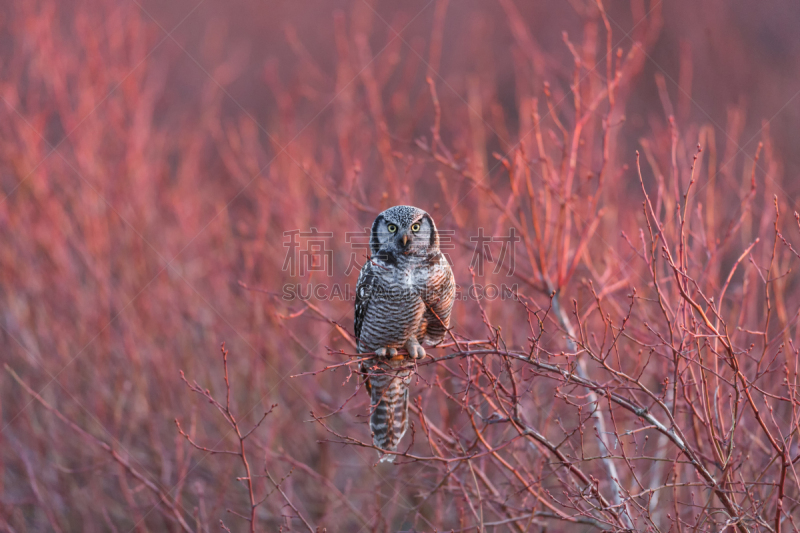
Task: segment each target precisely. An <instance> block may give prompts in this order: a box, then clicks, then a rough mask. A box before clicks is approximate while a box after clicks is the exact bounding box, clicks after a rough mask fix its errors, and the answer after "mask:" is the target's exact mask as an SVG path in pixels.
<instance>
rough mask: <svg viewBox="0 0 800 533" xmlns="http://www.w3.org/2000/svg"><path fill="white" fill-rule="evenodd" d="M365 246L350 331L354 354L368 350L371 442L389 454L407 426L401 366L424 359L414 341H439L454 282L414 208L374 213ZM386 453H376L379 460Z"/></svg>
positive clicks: (428, 222) (426, 219)
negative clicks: (355, 347) (353, 337)
mask: <svg viewBox="0 0 800 533" xmlns="http://www.w3.org/2000/svg"><path fill="white" fill-rule="evenodd" d="M370 249H371V251H372V257H371V258H370V259H369V260H368V261H367V262H366V263H365V264H364V266H363V267H362V269H361V273H360V275H359V276H358V284H357V287H356V309H355V334H356V338H357V340H358V352H359V353H365V354H366V353H374V354H375V357H374V358H373V359H370V360H367V361H364V362H363V363H362V364H361V372H362V373H363V375H364V376H365V381H366V386H367V391H368V392H369V394H370V405H371V414H370V429H371V430H372V435H373V443H374V445H375V446H376V447H378V448H380V449H382V450H388V451H397V444H398V443H399V442H400V439H401V438H402V437H403V434H404V433H405V432H406V429H407V428H408V386H409V384H410V382H411V374H412V371H411V369H410V368H408V367H409V365H408V363H409V361H411V360H413V359H421V358H423V357H425V349H424V348H423V347H422V343H425V344H428V345H433V344H437V343H439V342H441V341H442V340H443V339H444V336H445V334H446V333H447V330H448V328H449V327H450V311H451V310H452V308H453V299H454V296H455V290H456V284H455V281H454V279H453V271H452V270H451V268H450V265H449V264H448V263H447V259H445V257H444V255H442V252H441V251H440V250H439V233H438V232H437V230H436V224H434V222H433V219H432V218H431V216H430V215H429V214H428V213H426V212H425V211H423V210H422V209H418V208H416V207H411V206H407V205H398V206H395V207H392V208H389V209H387V210H386V211H384V212H383V213H381V214H380V215H378V217H377V218H376V219H375V222H373V223H372V236H371V238H370ZM398 350H405V352H406V353H402V352H398ZM406 354H407V355H406ZM394 457H395V456H394V455H393V454H383V455H382V457H381V461H389V462H391V461H393V460H394Z"/></svg>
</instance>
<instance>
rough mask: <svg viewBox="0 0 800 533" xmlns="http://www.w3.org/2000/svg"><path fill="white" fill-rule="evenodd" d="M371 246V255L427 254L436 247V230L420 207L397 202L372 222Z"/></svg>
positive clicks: (423, 255) (437, 242)
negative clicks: (397, 203)
mask: <svg viewBox="0 0 800 533" xmlns="http://www.w3.org/2000/svg"><path fill="white" fill-rule="evenodd" d="M370 247H371V248H372V254H373V255H385V256H387V257H396V256H399V255H405V256H417V257H426V256H428V255H430V254H431V253H432V252H435V251H438V250H439V232H438V231H436V224H434V223H433V219H432V218H431V216H430V215H429V214H428V213H426V212H425V211H423V210H422V209H419V208H417V207H413V206H410V205H396V206H394V207H390V208H389V209H387V210H386V211H384V212H383V213H381V214H380V215H378V217H377V218H376V219H375V222H373V223H372V238H371V240H370Z"/></svg>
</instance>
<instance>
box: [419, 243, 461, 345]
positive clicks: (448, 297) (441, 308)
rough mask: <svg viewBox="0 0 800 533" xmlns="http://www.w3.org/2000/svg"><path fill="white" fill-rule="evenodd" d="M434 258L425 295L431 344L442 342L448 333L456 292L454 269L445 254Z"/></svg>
mask: <svg viewBox="0 0 800 533" xmlns="http://www.w3.org/2000/svg"><path fill="white" fill-rule="evenodd" d="M433 259H434V261H432V268H431V275H430V279H429V281H428V286H427V290H426V291H425V294H424V295H423V299H424V300H425V306H426V308H427V309H426V310H425V316H424V317H423V320H425V321H426V322H427V328H426V333H425V340H426V342H428V343H429V344H436V343H438V342H441V341H442V339H444V336H445V335H446V334H447V329H448V328H449V327H450V311H451V310H452V309H453V302H454V300H455V293H456V282H455V278H454V277H453V269H451V268H450V265H449V264H448V262H447V259H446V258H445V256H444V255H443V254H442V253H441V252H439V253H438V254H437V256H436V257H434V258H433Z"/></svg>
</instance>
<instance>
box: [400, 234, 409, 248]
mask: <svg viewBox="0 0 800 533" xmlns="http://www.w3.org/2000/svg"><path fill="white" fill-rule="evenodd" d="M400 242H402V243H403V247H406V246H407V245H408V234H405V235H403V237H402V238H401V239H400Z"/></svg>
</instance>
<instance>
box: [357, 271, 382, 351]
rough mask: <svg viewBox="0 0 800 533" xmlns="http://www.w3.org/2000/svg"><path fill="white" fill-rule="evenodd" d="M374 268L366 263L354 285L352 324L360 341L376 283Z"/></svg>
mask: <svg viewBox="0 0 800 533" xmlns="http://www.w3.org/2000/svg"><path fill="white" fill-rule="evenodd" d="M375 268H376V267H375V265H373V264H372V262H371V261H367V262H366V263H364V266H363V267H361V273H360V274H359V275H358V282H357V283H356V309H355V317H354V324H353V329H354V331H355V334H356V340H360V339H361V328H362V327H363V325H364V319H365V318H366V316H367V309H368V308H369V302H370V298H371V296H372V292H373V290H374V289H375V285H376V283H377V277H376V276H375Z"/></svg>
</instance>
